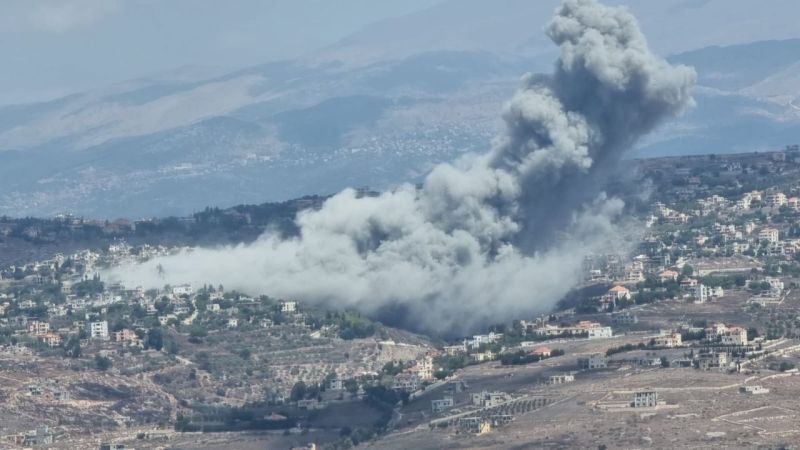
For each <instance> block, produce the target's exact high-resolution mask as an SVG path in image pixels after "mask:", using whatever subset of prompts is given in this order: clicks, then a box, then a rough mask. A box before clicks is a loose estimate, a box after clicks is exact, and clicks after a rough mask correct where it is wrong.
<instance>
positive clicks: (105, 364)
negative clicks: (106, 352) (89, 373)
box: [94, 355, 113, 372]
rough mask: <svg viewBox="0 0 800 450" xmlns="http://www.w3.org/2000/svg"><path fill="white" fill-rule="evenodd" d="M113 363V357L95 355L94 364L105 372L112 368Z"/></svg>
mask: <svg viewBox="0 0 800 450" xmlns="http://www.w3.org/2000/svg"><path fill="white" fill-rule="evenodd" d="M112 365H113V363H112V362H111V359H109V358H106V357H105V356H100V355H95V356H94V366H95V367H96V368H97V370H101V371H103V372H105V371H106V370H108V369H110V368H111V366H112Z"/></svg>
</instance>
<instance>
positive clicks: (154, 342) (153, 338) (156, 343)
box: [145, 327, 164, 351]
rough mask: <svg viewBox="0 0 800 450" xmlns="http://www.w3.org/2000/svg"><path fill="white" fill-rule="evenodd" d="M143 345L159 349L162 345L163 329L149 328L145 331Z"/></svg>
mask: <svg viewBox="0 0 800 450" xmlns="http://www.w3.org/2000/svg"><path fill="white" fill-rule="evenodd" d="M145 347H147V348H152V349H154V350H159V351H160V350H161V349H162V348H163V347H164V331H163V330H162V329H161V328H160V327H155V328H151V329H150V330H148V331H147V340H146V341H145Z"/></svg>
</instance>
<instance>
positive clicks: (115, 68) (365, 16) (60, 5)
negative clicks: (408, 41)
mask: <svg viewBox="0 0 800 450" xmlns="http://www.w3.org/2000/svg"><path fill="white" fill-rule="evenodd" d="M438 1H439V0H403V1H401V2H398V1H376V0H231V1H219V0H3V1H2V2H0V60H2V61H3V62H4V66H5V68H6V70H4V71H0V104H12V103H25V102H30V101H39V100H46V99H52V98H56V97H60V96H63V95H66V94H70V93H74V92H79V91H84V90H89V89H95V88H98V87H103V86H107V85H110V84H113V83H116V82H120V81H124V80H130V79H135V78H138V77H142V76H149V75H153V74H156V75H157V74H173V75H174V74H175V70H176V69H180V70H178V72H177V73H179V74H181V75H182V76H190V77H191V76H195V75H197V76H204V75H207V74H209V73H214V72H215V71H219V72H224V71H229V70H231V69H236V68H239V67H244V66H248V65H254V64H260V63H263V62H267V61H273V60H278V59H289V58H296V57H301V56H303V55H305V54H307V53H309V52H312V51H313V50H316V49H319V48H321V47H324V46H326V45H330V44H332V43H334V42H336V41H337V40H339V39H341V38H342V37H344V36H346V35H348V34H350V33H352V32H354V31H356V30H358V29H359V28H361V27H363V26H365V25H367V24H369V23H372V22H375V21H377V20H381V19H384V18H387V17H393V16H399V15H404V14H408V13H411V12H414V11H418V10H420V9H424V8H427V7H430V6H431V5H433V4H435V3H437V2H438Z"/></svg>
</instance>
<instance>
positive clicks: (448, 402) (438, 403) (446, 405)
mask: <svg viewBox="0 0 800 450" xmlns="http://www.w3.org/2000/svg"><path fill="white" fill-rule="evenodd" d="M453 405H454V403H453V397H449V396H445V397H443V398H441V399H437V400H431V411H433V412H434V413H439V412H442V411H444V410H446V409H450V408H452V407H453Z"/></svg>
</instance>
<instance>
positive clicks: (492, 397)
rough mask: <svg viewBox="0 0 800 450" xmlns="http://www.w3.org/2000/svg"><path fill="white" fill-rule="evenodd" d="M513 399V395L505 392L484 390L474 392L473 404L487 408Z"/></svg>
mask: <svg viewBox="0 0 800 450" xmlns="http://www.w3.org/2000/svg"><path fill="white" fill-rule="evenodd" d="M511 400H512V398H511V396H510V395H509V394H506V393H505V392H488V391H482V392H480V393H477V394H472V404H473V405H475V406H480V407H486V408H491V407H493V406H497V405H500V404H502V403H506V402H509V401H511Z"/></svg>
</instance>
